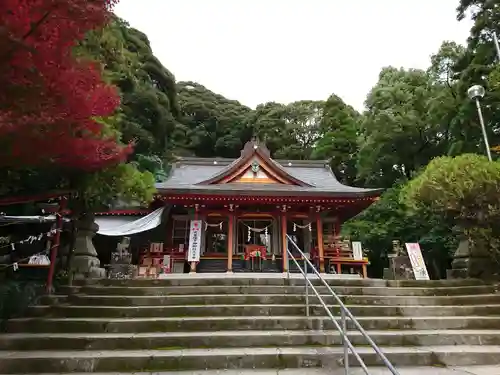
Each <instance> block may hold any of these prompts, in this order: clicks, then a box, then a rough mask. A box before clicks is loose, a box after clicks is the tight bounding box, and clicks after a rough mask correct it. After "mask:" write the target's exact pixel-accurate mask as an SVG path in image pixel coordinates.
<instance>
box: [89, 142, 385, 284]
mask: <svg viewBox="0 0 500 375" xmlns="http://www.w3.org/2000/svg"><path fill="white" fill-rule="evenodd" d="M156 188H157V194H156V196H155V200H154V202H153V203H152V205H151V207H150V208H151V210H150V211H149V212H151V211H152V210H158V209H162V210H163V211H162V220H161V222H162V224H161V226H160V227H159V228H157V229H156V230H155V233H156V235H155V236H156V237H155V238H156V239H155V241H156V242H155V243H154V244H152V243H150V244H149V245H147V246H145V248H144V249H142V250H141V252H142V255H141V262H144V259H145V257H146V258H147V257H150V258H152V259H153V261H149V262H148V265H149V266H155V264H156V265H157V266H160V267H161V266H162V264H161V263H162V261H161V260H156V261H155V259H168V262H169V264H168V267H167V269H168V271H167V272H286V271H287V270H288V267H291V265H292V264H293V262H290V263H289V262H288V259H287V251H286V247H287V246H288V247H289V249H290V251H291V252H292V253H294V254H298V252H297V251H296V250H295V249H296V248H295V246H290V243H289V240H288V237H287V235H288V236H289V238H290V239H291V240H292V241H293V242H294V243H295V244H296V245H297V246H298V247H299V248H300V249H301V250H302V251H303V252H304V253H305V255H306V257H308V258H309V259H310V260H311V262H312V263H313V264H314V265H315V266H316V267H317V269H318V270H319V271H320V272H335V273H345V272H353V270H354V272H357V273H359V274H360V275H361V276H364V277H366V265H367V264H368V262H369V261H368V259H367V258H366V257H364V256H363V255H360V254H358V255H357V256H356V254H355V252H353V251H352V250H353V249H352V246H351V241H350V239H346V238H342V237H341V236H340V230H341V225H342V223H343V222H345V221H346V220H348V219H350V218H352V217H353V216H355V215H357V214H358V213H360V212H361V211H362V210H364V209H366V208H367V207H368V206H369V205H371V204H372V203H373V202H374V201H376V200H377V199H378V198H379V196H380V194H381V192H382V190H381V189H364V188H358V187H351V186H346V185H343V184H341V183H340V182H339V181H338V180H337V178H336V177H335V175H334V173H333V172H332V170H331V168H330V164H329V161H327V160H274V159H272V158H271V156H270V152H269V150H268V149H267V147H266V146H265V144H263V143H260V142H258V141H255V140H253V141H250V142H248V143H247V144H246V145H245V146H244V148H243V150H242V151H241V156H240V157H239V158H238V159H219V158H195V157H188V158H180V159H178V160H177V161H176V162H175V164H174V165H173V167H172V169H171V171H170V174H169V176H168V178H167V180H166V181H164V182H161V183H157V184H156ZM109 214H112V213H107V214H105V215H109ZM96 221H97V222H98V220H96ZM353 240H354V239H353ZM165 256H167V258H165ZM296 259H297V260H298V261H302V262H303V259H301V258H300V257H299V256H298V255H297V257H296ZM289 271H293V270H291V269H290V270H289ZM155 272H156V271H155Z"/></svg>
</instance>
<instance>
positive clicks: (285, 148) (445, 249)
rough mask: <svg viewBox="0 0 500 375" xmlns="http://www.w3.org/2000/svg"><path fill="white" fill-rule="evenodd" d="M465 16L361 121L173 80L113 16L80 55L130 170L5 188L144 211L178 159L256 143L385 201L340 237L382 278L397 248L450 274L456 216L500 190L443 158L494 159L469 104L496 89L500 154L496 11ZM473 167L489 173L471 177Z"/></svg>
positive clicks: (464, 3) (477, 7)
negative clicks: (101, 89) (326, 168)
mask: <svg viewBox="0 0 500 375" xmlns="http://www.w3.org/2000/svg"><path fill="white" fill-rule="evenodd" d="M457 12H458V13H457V14H458V17H459V18H461V17H464V15H465V14H469V13H470V14H472V17H473V19H474V27H473V28H472V30H471V35H470V38H469V40H468V43H467V45H465V46H460V45H457V44H456V43H453V42H443V44H442V46H441V48H440V49H439V50H438V51H436V54H435V55H434V56H432V58H431V61H430V66H429V68H428V69H427V70H425V71H424V70H414V69H404V68H395V67H386V68H384V69H383V70H382V71H381V72H380V75H379V80H378V82H377V83H376V84H375V86H374V87H373V88H372V90H371V91H370V92H369V93H368V94H367V98H366V103H365V104H366V110H365V111H364V113H359V112H357V111H356V110H355V109H353V108H352V107H350V106H349V105H347V104H346V103H344V102H343V101H342V100H341V99H340V98H339V97H338V96H337V95H335V94H332V95H331V96H330V97H328V98H325V100H324V101H310V100H302V101H298V102H294V103H289V104H281V103H275V102H269V103H263V104H260V105H258V106H257V108H256V109H251V108H248V107H246V106H244V105H243V104H241V103H239V102H237V101H234V100H229V99H227V98H224V97H223V96H221V95H218V94H216V93H214V92H212V91H210V90H209V89H208V88H205V87H204V86H202V85H201V84H199V83H195V82H176V80H175V78H174V76H173V74H172V73H170V72H169V71H168V69H166V68H165V67H164V66H163V65H162V64H161V63H160V62H159V61H158V59H157V58H156V57H155V56H154V54H153V52H152V50H151V46H150V43H149V41H148V39H147V37H146V36H145V35H144V34H143V33H141V32H140V31H138V30H135V29H133V28H131V27H129V26H128V25H127V24H126V23H125V22H124V21H122V20H120V19H117V18H116V19H114V20H113V21H112V22H111V23H110V24H109V25H108V26H107V27H106V28H104V29H103V30H100V31H95V32H93V33H91V34H89V35H88V36H87V39H86V40H85V42H84V43H82V45H81V46H80V47H79V48H78V49H77V51H75V53H77V54H79V55H80V56H82V57H85V58H90V59H93V60H97V61H99V62H100V63H101V64H102V67H103V71H104V76H105V78H106V79H107V80H108V81H109V82H111V83H113V84H115V85H116V86H117V87H118V88H119V91H120V95H121V106H120V110H119V111H118V113H116V114H115V116H113V117H112V118H109V119H103V121H105V122H106V124H107V126H108V128H109V131H110V132H114V134H116V136H117V137H119V138H120V139H121V141H122V142H123V143H126V142H129V141H130V140H135V141H136V146H135V151H134V154H133V156H132V158H131V160H130V161H129V163H128V164H123V165H120V166H118V167H113V168H110V169H109V170H106V171H102V172H99V173H98V174H93V175H90V176H76V177H75V176H71V174H68V175H63V177H64V178H62V179H61V178H59V177H60V171H57V172H58V173H59V174H57V176H55V174H54V171H14V172H13V171H9V172H8V173H7V172H5V173H3V174H2V175H1V176H0V177H2V181H3V182H4V183H3V184H2V185H1V186H0V188H2V189H3V190H2V193H3V194H7V193H9V192H10V193H12V189H11V186H17V187H18V190H19V189H21V188H19V187H20V186H21V187H24V188H26V190H34V189H35V188H37V187H38V188H40V185H42V187H41V189H45V190H47V189H48V188H49V187H55V186H58V187H64V186H75V185H76V186H77V187H78V189H79V190H81V191H83V192H84V194H83V197H84V198H85V197H87V198H88V197H91V198H92V200H90V199H87V201H88V202H87V203H88V204H87V205H90V206H95V205H96V204H109V203H110V202H111V201H112V200H116V199H117V198H118V199H139V200H143V201H145V200H147V199H149V198H150V197H151V194H152V192H153V190H152V183H153V181H154V180H157V181H160V180H162V179H163V178H165V174H166V171H167V169H168V166H169V163H170V162H171V161H172V160H173V158H175V157H176V156H183V155H186V156H187V155H189V156H199V157H215V156H217V157H230V158H234V157H238V156H239V153H240V150H241V148H242V146H243V145H244V144H245V142H246V141H248V140H249V139H251V137H253V136H256V137H258V138H259V139H260V140H262V141H265V142H266V144H267V146H268V148H269V150H270V151H271V153H272V155H273V157H275V158H280V159H329V160H330V163H331V166H332V169H333V170H334V172H335V174H336V176H337V178H338V179H339V180H340V181H342V182H343V183H345V184H349V185H354V186H364V187H382V188H387V189H388V190H387V191H386V193H385V194H383V196H382V198H381V199H380V201H379V202H378V203H376V204H374V205H373V206H372V207H371V208H370V209H368V210H366V211H365V212H364V213H362V214H361V215H359V216H358V217H356V218H354V219H352V220H351V221H350V222H348V223H346V224H345V225H344V233H346V234H350V235H351V236H352V237H356V238H357V239H359V240H361V241H362V242H363V243H364V246H365V248H366V249H367V250H368V251H369V252H370V253H371V256H370V257H371V259H372V262H373V268H374V273H375V274H377V275H380V272H381V269H382V266H383V264H384V259H385V255H386V253H387V251H388V250H389V249H390V248H391V242H392V240H394V239H398V240H401V241H402V242H408V241H411V242H419V243H420V244H421V245H422V248H423V249H424V252H425V253H426V254H427V255H426V257H427V259H428V261H429V262H430V272H431V273H432V274H433V275H434V276H435V277H439V276H444V269H446V267H447V265H448V264H447V263H448V262H449V254H450V252H451V251H453V249H454V248H455V247H456V240H455V232H454V230H455V229H456V225H457V215H455V214H456V212H455V214H452V213H451V212H450V205H458V206H460V207H461V209H462V210H469V211H470V212H474V213H476V214H477V212H485V210H486V211H488V210H489V208H487V207H489V206H487V205H488V204H490V205H491V204H492V202H493V201H494V198H492V197H493V196H494V195H488V197H483V198H480V196H482V195H481V194H482V193H484V191H483V190H477V186H478V184H481V183H483V182H485V181H492V185H491V186H490V185H488V184H486V185H485V186H486V187H484V189H490V188H491V189H493V190H491V189H490V190H488V193H491V194H493V193H492V192H493V191H494V189H496V188H497V186H498V180H497V179H500V177H499V176H497V175H496V174H495V173H493V172H492V170H490V169H494V170H496V168H497V166H496V164H495V166H493V165H492V166H488V165H487V163H485V162H484V160H482V159H481V158H478V157H477V156H473V155H465V156H463V157H461V158H454V159H453V158H440V157H443V156H450V157H453V156H457V155H462V154H465V153H468V154H470V153H477V154H484V144H483V142H482V136H481V129H480V127H479V124H478V117H477V113H476V109H475V106H474V104H473V103H471V101H470V100H468V98H467V95H466V91H467V89H468V88H469V87H470V86H471V85H473V84H482V85H484V86H485V87H486V89H487V95H486V97H485V98H484V104H485V105H484V116H485V120H486V123H487V129H488V133H489V137H490V141H491V143H492V144H493V145H498V144H499V143H500V129H499V128H498V124H500V111H499V110H498V109H499V108H498V107H499V103H500V64H498V63H497V60H496V54H495V48H494V45H493V43H492V36H491V35H492V33H491V32H492V31H493V29H494V28H496V32H497V33H500V26H499V25H500V22H499V21H500V5H498V4H497V2H495V1H488V0H461V1H460V4H459V7H458V9H457ZM334 90H335V87H332V91H334ZM435 158H438V159H435ZM433 159H435V161H434V162H431V161H432V160H433ZM430 162H431V164H430V165H429V166H428V167H427V165H428V164H429V163H430ZM471 168H479V170H477V171H475V172H474V173H469V171H470V170H471ZM483 168H484V170H483ZM490 172H491V173H490ZM0 173H1V171H0ZM40 176H43V182H42V184H40V183H39V180H40ZM153 176H154V178H153ZM493 180H494V181H493ZM37 181H38V182H37ZM124 182H126V183H124ZM12 183H14V185H13V184H12ZM455 184H456V185H455ZM464 189H469V190H467V192H466V191H465V190H464ZM497 191H498V190H496V191H495V193H496V192H497ZM466 193H467V194H469V195H467V199H466V198H464V197H465V196H466ZM465 200H466V201H465ZM408 203H411V204H408ZM458 206H457V207H458ZM485 207H486V208H485ZM495 207H496V206H495ZM459 216H460V215H459Z"/></svg>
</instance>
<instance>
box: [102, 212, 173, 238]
mask: <svg viewBox="0 0 500 375" xmlns="http://www.w3.org/2000/svg"><path fill="white" fill-rule="evenodd" d="M164 209H165V207H161V208H158V209H157V210H155V211H153V212H151V213H150V214H149V215H147V216H144V217H141V218H140V219H136V220H133V221H131V219H133V217H132V218H130V217H129V218H127V217H126V216H119V217H116V216H115V217H109V216H108V217H96V218H95V222H96V223H97V225H99V230H98V231H97V234H101V235H103V236H128V235H130V234H135V233H140V232H145V231H147V230H150V229H153V228H156V227H157V226H158V225H160V224H161V217H162V213H163V210H164Z"/></svg>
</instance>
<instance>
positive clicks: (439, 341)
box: [0, 330, 500, 351]
mask: <svg viewBox="0 0 500 375" xmlns="http://www.w3.org/2000/svg"><path fill="white" fill-rule="evenodd" d="M368 334H369V335H370V337H371V338H372V339H373V340H374V341H375V342H376V343H377V345H380V346H387V347H390V346H401V347H404V346H439V345H500V330H404V331H403V330H402V331H368ZM349 339H350V340H351V342H352V344H353V345H359V346H367V345H368V343H367V341H366V339H365V338H364V337H363V336H362V335H361V333H360V332H358V331H351V332H350V333H349ZM341 344H342V341H341V337H340V334H339V332H338V331H336V330H335V331H299V330H297V331H244V332H241V331H219V332H166V333H165V332H155V333H142V334H141V333H98V334H82V333H73V334H45V333H42V334H32V333H26V334H2V335H0V350H11V351H18V350H23V351H27V350H28V351H33V350H35V351H36V350H173V349H181V348H190V349H195V348H201V349H203V348H234V347H273V346H274V347H288V346H295V347H299V346H315V347H316V346H339V345H341Z"/></svg>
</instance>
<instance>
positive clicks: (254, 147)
mask: <svg viewBox="0 0 500 375" xmlns="http://www.w3.org/2000/svg"><path fill="white" fill-rule="evenodd" d="M257 151H260V152H261V153H262V154H263V155H266V156H267V157H271V152H270V151H269V149H268V148H267V146H266V144H265V143H263V142H260V141H259V139H258V138H256V137H253V138H252V139H251V140H250V141H248V142H247V143H246V144H245V146H244V147H243V150H241V157H242V158H244V157H246V156H248V155H252V154H254V153H255V152H257Z"/></svg>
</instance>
